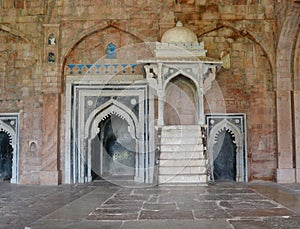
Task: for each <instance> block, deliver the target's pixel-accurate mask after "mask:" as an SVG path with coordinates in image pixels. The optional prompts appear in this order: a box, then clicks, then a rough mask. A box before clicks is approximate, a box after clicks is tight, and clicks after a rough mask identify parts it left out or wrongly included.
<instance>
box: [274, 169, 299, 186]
mask: <svg viewBox="0 0 300 229" xmlns="http://www.w3.org/2000/svg"><path fill="white" fill-rule="evenodd" d="M295 175H296V173H295V169H292V168H290V169H277V173H276V180H277V182H278V183H281V184H288V183H295V181H296V179H295V178H296V177H295Z"/></svg>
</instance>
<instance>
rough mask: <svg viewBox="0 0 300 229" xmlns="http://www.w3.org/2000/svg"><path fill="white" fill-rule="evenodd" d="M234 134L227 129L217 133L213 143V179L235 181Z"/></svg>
mask: <svg viewBox="0 0 300 229" xmlns="http://www.w3.org/2000/svg"><path fill="white" fill-rule="evenodd" d="M234 141H235V138H234V136H233V135H232V134H231V133H230V132H228V131H227V130H223V131H221V132H220V133H219V135H218V140H217V143H216V144H215V145H214V149H213V150H214V162H213V163H214V164H213V165H214V170H213V171H214V179H215V180H219V181H226V180H233V181H236V148H237V147H236V144H235V143H234Z"/></svg>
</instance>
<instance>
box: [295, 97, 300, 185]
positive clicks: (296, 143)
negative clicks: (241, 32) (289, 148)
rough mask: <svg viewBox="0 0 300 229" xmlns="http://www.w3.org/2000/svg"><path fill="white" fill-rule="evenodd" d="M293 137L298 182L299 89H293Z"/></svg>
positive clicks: (299, 143) (298, 179)
mask: <svg viewBox="0 0 300 229" xmlns="http://www.w3.org/2000/svg"><path fill="white" fill-rule="evenodd" d="M294 120H295V121H294V122H295V124H294V125H295V126H294V130H295V133H294V138H295V153H296V181H297V183H299V182H300V91H294Z"/></svg>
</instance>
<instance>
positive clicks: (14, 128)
mask: <svg viewBox="0 0 300 229" xmlns="http://www.w3.org/2000/svg"><path fill="white" fill-rule="evenodd" d="M0 132H1V133H5V135H6V136H7V137H8V140H9V145H10V147H11V148H12V151H11V154H12V163H11V168H10V169H11V176H10V182H11V183H15V184H17V183H18V180H19V179H18V178H19V176H18V175H19V174H18V173H19V165H18V163H19V114H17V113H9V114H8V113H2V114H0ZM1 153H3V152H1ZM0 172H1V171H0Z"/></svg>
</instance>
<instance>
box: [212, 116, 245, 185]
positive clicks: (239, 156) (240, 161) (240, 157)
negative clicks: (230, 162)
mask: <svg viewBox="0 0 300 229" xmlns="http://www.w3.org/2000/svg"><path fill="white" fill-rule="evenodd" d="M222 131H227V132H229V133H230V134H231V136H232V137H234V139H235V141H234V142H233V143H235V144H236V147H237V148H236V160H237V163H236V166H237V168H236V181H237V182H240V181H245V180H244V178H245V179H246V180H247V176H246V171H245V170H246V168H245V167H246V165H244V149H243V143H244V142H243V141H244V139H243V133H242V132H241V130H240V129H239V128H238V127H237V126H235V125H234V124H232V123H230V122H229V121H227V120H226V119H224V120H222V121H221V122H219V123H218V124H216V125H215V126H214V127H213V128H212V129H211V131H210V134H209V138H208V163H209V166H210V168H211V170H212V174H213V164H214V160H215V158H216V155H215V152H214V150H213V147H214V145H215V144H216V143H217V141H218V137H219V135H220V133H221V132H222Z"/></svg>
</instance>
